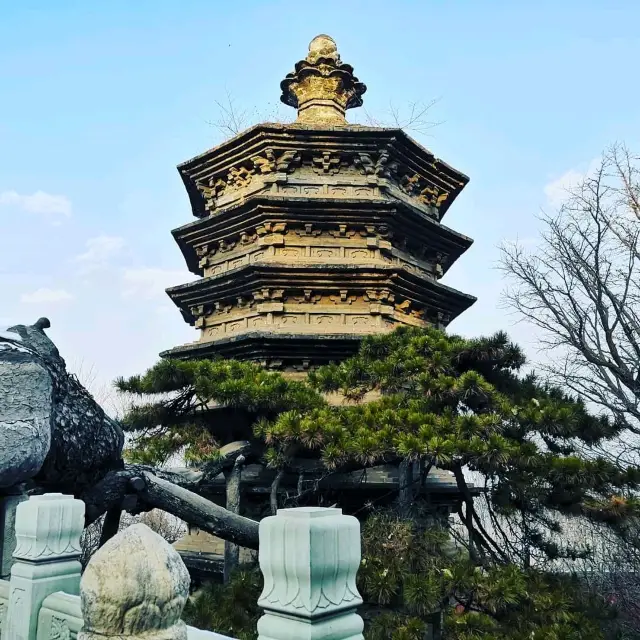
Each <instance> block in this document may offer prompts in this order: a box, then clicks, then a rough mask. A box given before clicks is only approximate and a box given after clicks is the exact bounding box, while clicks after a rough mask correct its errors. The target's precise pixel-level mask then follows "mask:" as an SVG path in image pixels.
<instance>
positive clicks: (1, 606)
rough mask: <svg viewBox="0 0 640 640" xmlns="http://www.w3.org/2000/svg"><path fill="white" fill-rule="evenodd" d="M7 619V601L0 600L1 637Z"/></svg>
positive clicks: (0, 636)
mask: <svg viewBox="0 0 640 640" xmlns="http://www.w3.org/2000/svg"><path fill="white" fill-rule="evenodd" d="M6 619H7V603H6V602H5V601H4V600H0V638H2V629H3V627H4V622H5V620H6Z"/></svg>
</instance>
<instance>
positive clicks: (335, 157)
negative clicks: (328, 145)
mask: <svg viewBox="0 0 640 640" xmlns="http://www.w3.org/2000/svg"><path fill="white" fill-rule="evenodd" d="M311 166H312V167H313V170H314V171H315V172H316V173H319V174H323V173H330V174H335V173H338V172H339V171H340V169H341V168H342V167H343V166H348V163H347V162H346V161H343V159H342V157H341V154H340V153H339V152H335V151H322V152H320V153H318V154H317V155H313V156H312V157H311Z"/></svg>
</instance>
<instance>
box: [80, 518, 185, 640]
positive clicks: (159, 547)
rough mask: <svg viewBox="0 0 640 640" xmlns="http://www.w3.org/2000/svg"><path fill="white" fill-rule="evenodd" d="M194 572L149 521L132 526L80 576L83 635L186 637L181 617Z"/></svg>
mask: <svg viewBox="0 0 640 640" xmlns="http://www.w3.org/2000/svg"><path fill="white" fill-rule="evenodd" d="M189 582H190V579H189V573H188V571H187V568H186V567H185V566H184V563H183V562H182V559H181V558H180V555H179V554H178V552H177V551H176V550H175V549H174V548H173V547H172V546H171V545H170V544H168V543H167V541H166V540H164V538H162V537H161V536H159V535H158V534H157V533H154V532H153V531H152V530H151V529H149V527H147V526H146V525H144V524H134V525H132V526H130V527H127V528H126V529H124V530H123V531H121V532H120V533H118V535H116V536H114V537H113V538H111V540H109V541H108V542H107V543H106V544H105V545H104V546H103V547H101V548H100V549H99V550H98V551H97V553H96V554H95V555H94V556H93V558H92V559H91V561H90V562H89V564H88V565H87V568H86V569H85V572H84V574H83V576H82V580H81V581H80V598H81V603H82V615H83V618H84V628H83V631H81V632H80V633H79V634H78V640H104V639H105V638H114V639H115V638H121V637H123V636H126V637H128V638H141V639H142V638H145V639H147V640H169V639H171V640H186V639H187V627H186V625H185V624H184V622H182V621H181V620H180V616H181V615H182V610H183V608H184V605H185V602H186V600H187V597H188V595H189Z"/></svg>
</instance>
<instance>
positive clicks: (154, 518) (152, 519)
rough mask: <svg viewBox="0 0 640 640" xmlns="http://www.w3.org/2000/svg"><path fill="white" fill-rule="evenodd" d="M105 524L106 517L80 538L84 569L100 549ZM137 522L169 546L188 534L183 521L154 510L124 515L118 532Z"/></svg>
mask: <svg viewBox="0 0 640 640" xmlns="http://www.w3.org/2000/svg"><path fill="white" fill-rule="evenodd" d="M103 522H104V516H102V517H101V518H99V519H98V520H96V521H95V522H92V523H91V524H90V525H89V526H88V527H86V528H85V529H84V531H83V532H82V537H81V538H80V547H81V549H82V556H81V558H80V562H81V564H82V567H83V568H84V567H86V566H87V563H88V562H89V560H90V559H91V556H93V554H94V553H95V552H96V551H97V550H98V548H99V547H100V537H101V533H102V524H103ZM137 522H141V523H143V524H146V525H147V526H148V527H149V528H150V529H151V530H152V531H155V532H156V533H157V534H158V535H160V536H162V537H163V538H164V539H165V540H166V541H167V542H168V543H169V544H173V543H174V542H176V540H179V539H180V538H181V537H182V536H183V535H185V533H186V532H187V525H186V524H185V523H184V522H183V521H182V520H179V519H178V518H176V517H175V516H172V515H171V514H169V513H167V512H166V511H161V510H160V509H152V510H151V511H147V512H145V513H142V514H140V515H137V516H132V515H130V514H128V513H123V514H122V517H121V518H120V526H119V529H118V530H119V531H122V530H123V529H126V528H127V527H129V526H131V525H132V524H136V523H137Z"/></svg>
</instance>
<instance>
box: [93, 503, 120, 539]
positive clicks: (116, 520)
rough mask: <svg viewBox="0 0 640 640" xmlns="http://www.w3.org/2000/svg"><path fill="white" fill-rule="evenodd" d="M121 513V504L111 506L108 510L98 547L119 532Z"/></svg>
mask: <svg viewBox="0 0 640 640" xmlns="http://www.w3.org/2000/svg"><path fill="white" fill-rule="evenodd" d="M121 515H122V508H121V507H119V506H117V507H111V509H109V510H108V511H107V515H106V516H105V519H104V522H103V523H102V533H101V534H100V544H99V545H98V548H100V547H101V546H102V545H103V544H104V543H105V542H107V541H108V540H109V539H110V538H113V536H115V535H116V533H118V529H119V528H120V516H121Z"/></svg>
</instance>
